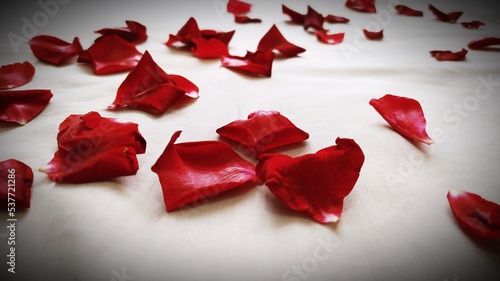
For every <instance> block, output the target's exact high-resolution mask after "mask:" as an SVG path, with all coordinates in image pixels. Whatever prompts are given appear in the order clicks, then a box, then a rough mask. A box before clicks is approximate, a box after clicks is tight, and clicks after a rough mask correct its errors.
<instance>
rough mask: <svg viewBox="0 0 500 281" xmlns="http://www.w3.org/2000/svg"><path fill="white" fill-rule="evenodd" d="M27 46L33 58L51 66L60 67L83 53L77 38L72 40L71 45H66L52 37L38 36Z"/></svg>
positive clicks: (64, 42) (66, 43)
mask: <svg viewBox="0 0 500 281" xmlns="http://www.w3.org/2000/svg"><path fill="white" fill-rule="evenodd" d="M29 44H30V48H31V50H32V51H33V54H34V55H35V57H37V58H38V59H39V60H41V61H43V62H46V63H50V64H53V65H62V64H64V63H66V62H68V60H69V59H71V58H73V57H75V56H76V55H78V54H80V53H81V52H82V51H83V48H82V45H81V44H80V40H79V39H78V37H75V39H73V43H68V42H66V41H63V40H61V39H59V38H56V37H53V36H48V35H39V36H35V37H33V38H32V39H31V40H30V41H29Z"/></svg>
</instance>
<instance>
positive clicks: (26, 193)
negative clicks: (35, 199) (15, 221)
mask: <svg viewBox="0 0 500 281" xmlns="http://www.w3.org/2000/svg"><path fill="white" fill-rule="evenodd" d="M32 184H33V170H32V169H31V167H30V166H28V165H26V164H25V163H23V162H21V161H19V160H16V159H7V160H4V161H2V162H0V207H1V208H2V211H8V212H9V213H14V214H15V212H16V209H17V208H24V209H27V208H29V207H30V202H31V186H32Z"/></svg>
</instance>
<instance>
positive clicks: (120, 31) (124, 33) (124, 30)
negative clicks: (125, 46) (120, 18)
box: [95, 20, 148, 44]
mask: <svg viewBox="0 0 500 281" xmlns="http://www.w3.org/2000/svg"><path fill="white" fill-rule="evenodd" d="M125 23H126V24H127V27H117V28H103V29H100V30H97V31H95V33H99V34H102V36H101V37H99V38H97V39H96V42H97V41H98V40H101V39H102V38H103V37H104V36H108V35H112V34H115V35H117V36H119V37H121V38H123V39H125V40H127V41H128V42H131V43H134V44H139V43H143V42H144V41H146V39H147V38H148V35H147V33H146V27H145V26H144V25H142V24H140V23H138V22H136V21H132V20H127V21H125Z"/></svg>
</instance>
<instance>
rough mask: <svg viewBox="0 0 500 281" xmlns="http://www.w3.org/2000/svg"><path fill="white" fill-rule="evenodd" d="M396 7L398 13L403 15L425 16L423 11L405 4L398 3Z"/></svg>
mask: <svg viewBox="0 0 500 281" xmlns="http://www.w3.org/2000/svg"><path fill="white" fill-rule="evenodd" d="M394 8H395V9H396V13H397V14H398V15H403V16H411V17H423V16H424V13H423V12H422V11H418V10H414V9H412V8H410V7H408V6H405V5H396V6H394Z"/></svg>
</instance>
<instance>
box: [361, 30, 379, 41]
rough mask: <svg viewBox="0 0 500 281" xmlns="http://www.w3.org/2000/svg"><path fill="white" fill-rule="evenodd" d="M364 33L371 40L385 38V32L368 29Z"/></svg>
mask: <svg viewBox="0 0 500 281" xmlns="http://www.w3.org/2000/svg"><path fill="white" fill-rule="evenodd" d="M363 33H364V34H365V37H366V38H367V39H370V40H381V39H382V38H384V30H383V29H382V30H380V31H368V30H366V29H363Z"/></svg>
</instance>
